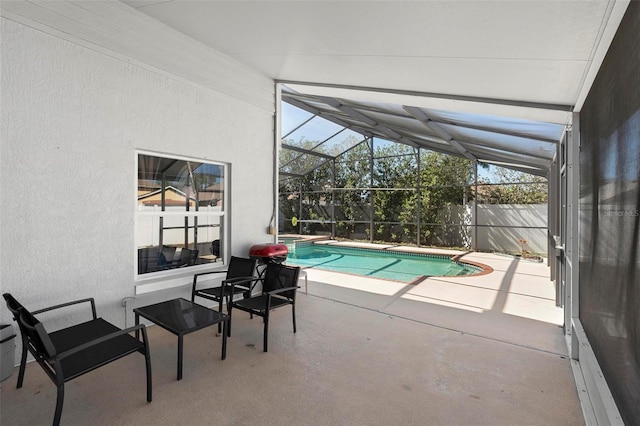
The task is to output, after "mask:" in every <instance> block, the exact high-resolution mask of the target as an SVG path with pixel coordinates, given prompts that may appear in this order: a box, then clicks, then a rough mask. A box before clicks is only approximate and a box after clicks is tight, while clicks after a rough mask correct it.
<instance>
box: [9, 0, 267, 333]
mask: <svg viewBox="0 0 640 426" xmlns="http://www.w3.org/2000/svg"><path fill="white" fill-rule="evenodd" d="M108 6H109V7H112V5H110V4H109V5H108ZM116 7H118V8H122V7H124V6H122V5H116ZM17 21H21V19H18V20H17ZM17 21H16V20H13V19H5V18H0V24H1V39H2V40H1V43H2V45H1V49H2V50H1V52H2V53H1V58H2V64H1V65H2V86H1V90H2V91H1V92H0V93H1V100H2V111H1V114H2V115H1V118H2V119H1V128H2V130H1V132H2V133H1V134H0V137H1V144H2V145H1V151H0V152H1V154H0V165H1V168H0V173H1V174H0V185H1V186H0V191H1V192H0V201H1V223H0V226H1V227H0V236H1V244H0V254H1V255H2V263H1V269H0V285H1V287H2V292H3V293H4V292H11V293H12V294H13V295H14V296H16V297H17V298H18V299H19V300H20V301H21V302H22V303H23V304H24V305H25V306H27V307H29V308H32V309H37V308H40V307H43V306H48V305H51V304H55V303H60V302H64V301H69V300H74V299H78V298H84V297H95V299H96V302H97V307H98V313H99V315H101V316H102V317H104V318H106V319H107V320H109V321H112V322H114V323H115V324H117V325H119V326H124V325H125V311H124V309H123V308H122V307H121V300H122V299H123V298H124V297H128V296H134V294H135V291H134V287H135V282H134V268H135V263H134V262H135V261H136V252H135V247H134V244H135V243H134V214H135V206H136V202H135V188H136V187H135V185H136V170H135V151H136V150H137V149H142V150H147V151H153V152H157V153H166V154H171V155H179V156H188V157H194V158H202V159H210V160H215V161H221V162H226V163H229V164H230V174H231V205H230V214H231V221H230V225H231V227H230V236H231V254H236V255H246V253H247V251H248V248H249V246H250V245H251V244H254V243H256V242H265V241H269V239H270V238H272V237H271V236H269V235H267V233H266V230H267V226H268V224H269V221H270V218H271V214H272V205H273V196H274V195H273V147H274V142H273V114H274V110H273V108H268V107H265V102H264V95H263V99H262V101H261V102H255V103H252V102H251V100H250V96H248V95H246V94H244V93H241V95H239V96H234V95H233V87H230V86H229V85H227V86H225V90H224V91H219V90H216V89H215V88H208V87H206V86H204V85H203V84H202V83H201V82H195V81H190V80H189V79H187V78H185V77H184V76H179V77H178V76H174V75H173V74H171V72H170V70H169V72H166V71H165V70H158V69H156V68H155V67H154V66H145V64H144V63H143V61H144V58H143V59H140V60H128V59H127V58H126V57H124V56H122V55H119V54H117V52H112V51H109V50H106V49H104V48H102V47H100V46H93V45H92V44H91V43H89V42H86V41H83V42H82V43H79V42H78V43H76V42H74V41H73V38H74V37H75V36H74V35H71V37H66V35H65V37H61V36H60V33H59V31H58V30H56V29H53V28H51V29H49V28H47V27H46V26H43V25H37V26H32V25H24V24H23V23H22V22H17ZM105 22H108V20H105ZM127 28H128V27H127ZM155 30H158V29H157V28H155ZM78 37H82V38H84V39H86V35H84V34H83V35H82V36H80V35H78ZM113 37H118V35H117V34H114V35H113ZM70 39H71V40H70ZM134 41H135V40H130V43H134ZM162 42H163V40H159V41H158V46H153V45H148V46H141V47H140V49H141V50H145V49H155V48H158V49H160V48H161V47H162V46H161V43H162ZM186 54H188V52H186ZM207 60H210V59H207ZM226 61H228V59H226ZM206 65H207V66H208V67H210V68H212V69H217V70H218V72H221V71H220V69H225V68H224V67H225V66H228V63H224V64H223V63H221V65H220V67H218V66H217V64H216V63H207V64H206ZM200 71H202V70H200ZM194 72H196V71H194ZM229 74H230V75H229V78H230V79H232V80H234V81H237V80H238V79H239V74H238V73H233V75H231V73H229ZM240 75H242V81H240V85H239V86H242V85H243V83H246V86H248V87H259V88H260V89H261V90H263V91H264V92H271V93H273V91H274V87H273V82H271V80H269V79H267V78H265V77H264V76H258V75H256V76H255V78H253V77H251V74H250V73H244V74H240ZM221 84H222V83H221ZM239 91H240V92H242V91H246V87H239ZM183 281H184V282H185V283H186V282H189V281H190V277H188V278H184V279H183ZM189 291H190V288H189V287H181V288H178V289H173V290H164V291H160V292H155V293H150V294H145V295H138V296H137V300H136V301H135V302H134V303H133V304H131V305H130V306H129V312H128V314H127V316H126V317H127V325H128V326H130V325H132V323H133V316H132V315H131V313H130V309H131V308H132V307H134V306H136V305H137V306H141V305H144V304H147V303H151V302H153V301H155V300H159V299H160V300H162V299H167V298H170V297H176V296H187V295H188V294H189ZM2 305H3V309H1V310H0V312H1V318H0V322H2V323H10V322H12V321H11V317H10V315H9V313H8V311H7V310H6V309H4V301H2ZM54 327H55V324H54Z"/></svg>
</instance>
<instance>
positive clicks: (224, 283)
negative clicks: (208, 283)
mask: <svg viewBox="0 0 640 426" xmlns="http://www.w3.org/2000/svg"><path fill="white" fill-rule="evenodd" d="M258 281H264V277H262V278H261V277H246V278H244V279H243V278H238V279H234V278H232V279H230V280H225V281H222V286H223V287H224V286H227V285H229V284H231V291H232V292H233V290H234V289H235V288H236V285H240V287H244V288H248V289H249V290H253V288H254V287H255V286H256V284H257V282H258ZM251 282H253V284H252V285H248V284H246V285H243V284H244V283H251Z"/></svg>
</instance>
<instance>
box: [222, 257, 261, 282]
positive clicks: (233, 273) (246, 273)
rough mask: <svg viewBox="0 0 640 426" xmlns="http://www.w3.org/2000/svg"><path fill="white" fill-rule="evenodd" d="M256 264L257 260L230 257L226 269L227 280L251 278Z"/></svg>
mask: <svg viewBox="0 0 640 426" xmlns="http://www.w3.org/2000/svg"><path fill="white" fill-rule="evenodd" d="M257 264H258V260H257V259H246V258H244V257H235V256H231V260H230V261H229V268H227V279H231V278H241V277H253V276H254V273H255V270H256V266H257Z"/></svg>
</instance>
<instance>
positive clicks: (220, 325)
mask: <svg viewBox="0 0 640 426" xmlns="http://www.w3.org/2000/svg"><path fill="white" fill-rule="evenodd" d="M223 299H224V296H220V299H218V312H220V313H222V300H223ZM228 303H229V301H228V300H227V304H228ZM221 332H222V324H221V323H218V334H220V333H221Z"/></svg>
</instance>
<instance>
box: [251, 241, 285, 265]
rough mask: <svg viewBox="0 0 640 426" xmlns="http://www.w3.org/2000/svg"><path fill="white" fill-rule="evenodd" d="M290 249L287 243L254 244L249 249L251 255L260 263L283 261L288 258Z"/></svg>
mask: <svg viewBox="0 0 640 426" xmlns="http://www.w3.org/2000/svg"><path fill="white" fill-rule="evenodd" d="M288 254H289V249H287V246H286V245H285V244H275V243H272V244H269V243H267V244H254V245H252V246H251V248H250V249H249V257H250V258H252V259H258V261H259V262H260V263H264V264H268V263H282V262H284V261H285V260H287V255H288Z"/></svg>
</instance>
